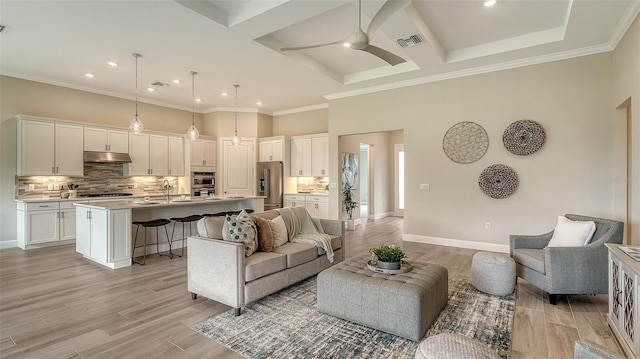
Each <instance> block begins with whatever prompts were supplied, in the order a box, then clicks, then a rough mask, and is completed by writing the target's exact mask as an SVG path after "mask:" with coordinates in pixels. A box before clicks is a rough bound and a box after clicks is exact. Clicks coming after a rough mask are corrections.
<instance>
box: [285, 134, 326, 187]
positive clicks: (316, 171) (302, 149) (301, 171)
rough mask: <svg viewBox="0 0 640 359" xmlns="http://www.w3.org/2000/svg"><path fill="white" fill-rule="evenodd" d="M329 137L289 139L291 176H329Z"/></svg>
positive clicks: (308, 136)
mask: <svg viewBox="0 0 640 359" xmlns="http://www.w3.org/2000/svg"><path fill="white" fill-rule="evenodd" d="M328 168H329V137H328V135H327V134H317V135H307V136H296V137H291V176H294V177H312V176H313V177H326V176H328V175H329V170H328Z"/></svg>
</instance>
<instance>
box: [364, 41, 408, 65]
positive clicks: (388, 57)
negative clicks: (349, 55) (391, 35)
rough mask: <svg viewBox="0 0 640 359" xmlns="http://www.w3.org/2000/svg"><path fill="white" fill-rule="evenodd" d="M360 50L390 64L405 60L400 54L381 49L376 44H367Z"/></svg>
mask: <svg viewBox="0 0 640 359" xmlns="http://www.w3.org/2000/svg"><path fill="white" fill-rule="evenodd" d="M361 51H366V52H368V53H370V54H372V55H375V56H377V57H379V58H381V59H382V60H384V61H386V62H388V63H389V65H391V66H395V65H397V64H401V63H403V62H407V60H405V59H403V58H402V57H400V56H397V55H395V54H392V53H390V52H389V51H387V50H383V49H381V48H379V47H377V46H372V45H369V46H367V47H365V48H364V49H362V50H361Z"/></svg>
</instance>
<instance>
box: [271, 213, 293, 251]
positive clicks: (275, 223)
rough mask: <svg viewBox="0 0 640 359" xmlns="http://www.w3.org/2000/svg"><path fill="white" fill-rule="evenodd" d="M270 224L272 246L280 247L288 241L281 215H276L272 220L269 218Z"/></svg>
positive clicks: (285, 226)
mask: <svg viewBox="0 0 640 359" xmlns="http://www.w3.org/2000/svg"><path fill="white" fill-rule="evenodd" d="M269 224H270V225H271V232H273V247H274V248H275V247H280V246H281V245H283V244H285V243H287V242H288V241H289V233H288V232H287V225H286V224H284V219H282V216H278V217H276V218H274V219H272V220H269Z"/></svg>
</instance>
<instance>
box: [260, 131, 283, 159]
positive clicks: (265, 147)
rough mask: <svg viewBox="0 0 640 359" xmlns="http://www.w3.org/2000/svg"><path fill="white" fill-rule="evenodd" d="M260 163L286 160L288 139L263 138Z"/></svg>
mask: <svg viewBox="0 0 640 359" xmlns="http://www.w3.org/2000/svg"><path fill="white" fill-rule="evenodd" d="M258 141H259V147H258V150H259V152H260V153H259V155H258V162H271V161H283V162H287V160H286V158H287V157H286V153H287V151H286V143H287V142H286V139H285V137H284V136H274V137H263V138H260V139H259V140H258Z"/></svg>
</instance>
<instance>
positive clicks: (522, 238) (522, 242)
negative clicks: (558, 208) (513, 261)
mask: <svg viewBox="0 0 640 359" xmlns="http://www.w3.org/2000/svg"><path fill="white" fill-rule="evenodd" d="M552 236H553V231H551V232H549V233H545V234H540V235H524V234H512V235H510V236H509V253H511V254H513V251H514V250H515V249H518V248H533V249H542V248H544V247H546V246H547V244H549V241H550V240H551V237H552Z"/></svg>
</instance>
